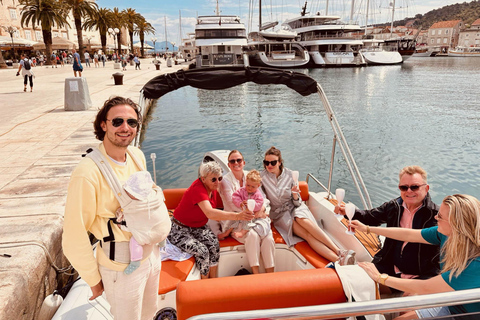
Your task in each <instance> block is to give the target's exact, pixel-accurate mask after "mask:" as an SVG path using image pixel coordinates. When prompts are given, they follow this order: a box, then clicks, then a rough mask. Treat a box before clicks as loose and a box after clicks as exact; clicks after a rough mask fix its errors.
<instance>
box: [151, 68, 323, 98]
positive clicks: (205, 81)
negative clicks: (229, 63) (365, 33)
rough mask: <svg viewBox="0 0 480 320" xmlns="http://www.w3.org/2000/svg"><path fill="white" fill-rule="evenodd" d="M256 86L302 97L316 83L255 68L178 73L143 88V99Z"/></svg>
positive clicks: (295, 74)
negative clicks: (273, 86) (276, 87)
mask: <svg viewBox="0 0 480 320" xmlns="http://www.w3.org/2000/svg"><path fill="white" fill-rule="evenodd" d="M249 81H252V82H255V83H257V84H284V85H286V86H287V87H289V88H291V89H293V90H295V91H297V92H298V93H299V94H301V95H302V96H308V95H310V94H312V93H316V92H317V91H318V89H317V82H316V81H315V80H314V79H312V78H310V77H309V76H307V75H305V74H303V73H299V72H293V71H287V70H278V69H273V68H258V67H219V68H204V69H193V70H187V71H184V70H179V71H177V72H175V73H167V74H164V75H160V76H157V77H155V78H153V79H152V80H150V81H149V82H147V84H145V86H144V87H143V89H142V90H143V95H144V97H145V98H147V99H158V98H160V97H161V96H163V95H164V94H167V93H169V92H170V91H174V90H177V89H179V88H181V87H184V86H192V87H194V88H197V89H207V90H219V89H227V88H231V87H234V86H237V85H239V84H242V83H245V82H249Z"/></svg>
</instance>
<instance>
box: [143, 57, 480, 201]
mask: <svg viewBox="0 0 480 320" xmlns="http://www.w3.org/2000/svg"><path fill="white" fill-rule="evenodd" d="M479 70H480V59H478V58H477V59H476V58H453V57H433V58H420V57H419V58H416V57H412V58H410V59H409V60H407V61H406V62H404V63H403V64H401V65H393V66H370V67H362V68H339V69H336V68H332V69H298V70H296V71H297V72H302V73H305V74H308V75H309V76H311V77H312V78H314V79H315V80H317V81H318V83H320V85H321V86H322V87H323V89H324V91H325V93H326V95H327V97H328V99H329V101H330V104H331V105H332V107H333V109H334V112H335V114H336V116H337V119H338V122H339V124H340V126H341V127H342V129H343V132H344V134H345V138H346V140H347V142H348V144H349V146H350V149H351V152H352V154H353V156H354V158H355V161H356V164H357V166H358V168H359V170H360V172H361V174H362V177H363V180H364V181H365V184H366V186H367V188H368V191H369V193H370V197H371V199H372V203H373V205H374V206H378V205H380V204H382V203H383V202H385V201H387V200H390V199H392V198H394V197H397V196H399V190H398V172H399V171H400V169H401V168H402V167H404V166H407V165H414V164H415V165H420V166H422V167H423V168H424V169H425V170H426V171H427V173H428V183H429V185H430V194H431V195H432V198H433V200H434V201H435V202H437V203H440V202H441V201H442V199H443V198H444V197H445V196H446V195H449V194H454V193H466V194H471V195H474V196H476V197H477V198H480V102H479V101H478V100H479V90H480V81H479V80H480V78H479V77H480V76H479ZM332 144H333V133H332V129H331V126H330V123H329V122H328V120H327V118H326V115H325V111H324V108H323V105H322V104H321V101H320V99H319V98H318V95H316V94H312V95H310V96H307V97H303V96H301V95H299V94H298V93H296V92H295V91H293V90H291V89H289V88H287V87H286V86H283V85H257V84H253V83H248V84H243V85H240V86H237V87H234V88H230V89H226V90H220V91H208V90H198V89H194V88H191V87H184V88H181V89H178V90H176V91H174V92H171V93H169V94H167V95H165V96H163V97H162V98H161V99H159V100H158V105H157V107H156V109H155V111H154V114H153V120H152V121H151V122H150V123H149V124H148V129H147V131H146V138H145V139H144V141H143V142H142V149H143V151H144V152H145V155H146V156H147V162H148V169H149V170H150V171H152V161H151V159H150V154H151V153H155V154H156V160H155V166H156V176H157V183H158V184H159V185H160V186H161V187H162V188H181V187H185V188H186V187H188V186H189V185H190V184H191V183H192V182H193V181H194V180H195V179H196V178H197V177H198V167H199V164H200V162H201V160H202V158H203V155H204V153H205V152H207V151H211V150H218V149H229V150H231V149H239V150H240V151H242V153H243V155H244V156H245V160H246V166H245V168H246V169H254V168H255V169H262V160H263V155H264V153H265V151H266V150H267V149H268V148H269V147H271V146H275V147H277V148H279V149H280V150H281V151H282V156H283V158H284V161H285V166H286V167H288V168H290V169H293V170H298V171H300V179H301V180H305V177H306V175H307V173H311V174H313V175H314V176H315V177H317V178H318V179H319V180H320V181H321V182H322V183H324V184H325V185H326V184H327V180H328V173H329V168H330V159H331V151H332ZM310 188H311V189H312V190H315V191H320V190H321V189H320V187H318V186H316V184H315V183H314V182H311V183H310ZM335 188H344V189H345V190H346V196H345V201H347V202H348V201H351V202H354V203H355V204H357V205H358V206H360V207H361V202H360V199H359V197H358V195H357V194H356V191H355V187H354V184H353V183H352V179H351V178H350V174H349V172H348V170H347V168H346V166H345V162H344V160H343V156H342V154H341V152H340V148H339V147H338V146H337V148H336V152H335V158H334V171H333V179H332V190H333V192H334V189H335Z"/></svg>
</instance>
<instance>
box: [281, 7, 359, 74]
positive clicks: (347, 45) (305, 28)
mask: <svg viewBox="0 0 480 320" xmlns="http://www.w3.org/2000/svg"><path fill="white" fill-rule="evenodd" d="M285 24H288V25H289V26H290V27H291V28H292V30H294V31H296V32H297V33H298V35H299V36H300V39H299V43H300V44H301V45H303V46H304V47H305V48H306V49H307V50H308V52H309V54H310V57H311V59H310V65H312V66H315V67H356V66H364V65H365V60H364V59H363V57H362V55H361V54H359V51H358V50H359V48H360V47H361V46H362V45H363V42H362V41H361V40H358V39H356V38H355V37H354V36H353V35H351V33H358V32H359V31H360V30H361V28H360V26H359V25H358V24H356V23H346V22H342V21H340V17H339V16H330V15H320V13H316V14H313V15H312V14H309V13H307V12H306V6H304V7H302V12H301V13H300V16H299V17H296V18H293V19H289V20H287V21H285Z"/></svg>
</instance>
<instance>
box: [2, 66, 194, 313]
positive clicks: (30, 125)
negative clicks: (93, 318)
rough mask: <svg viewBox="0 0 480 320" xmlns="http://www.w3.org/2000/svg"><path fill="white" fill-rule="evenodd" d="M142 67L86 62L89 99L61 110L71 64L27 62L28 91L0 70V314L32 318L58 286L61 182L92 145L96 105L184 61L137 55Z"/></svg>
mask: <svg viewBox="0 0 480 320" xmlns="http://www.w3.org/2000/svg"><path fill="white" fill-rule="evenodd" d="M84 68H85V66H84ZM141 68H142V69H141V70H135V68H134V67H133V66H127V71H120V70H119V69H114V65H113V62H107V64H106V66H105V67H104V68H103V67H99V68H95V67H93V64H92V67H90V68H85V69H84V72H83V74H82V76H83V77H84V78H86V81H87V83H88V87H89V92H90V98H91V101H92V107H91V108H90V109H89V110H86V111H65V108H64V94H65V93H64V87H65V78H71V77H73V69H72V65H65V66H64V67H61V66H57V68H52V67H51V66H48V67H46V66H44V67H39V66H37V67H35V68H33V71H34V73H35V79H34V87H33V92H30V87H29V86H27V92H24V91H23V81H22V80H23V79H22V77H21V76H20V77H16V76H15V74H16V70H15V69H0V114H1V116H0V119H1V120H0V155H1V156H0V320H12V319H16V320H19V319H22V320H23V319H25V320H32V319H36V316H37V313H38V311H39V308H40V306H41V303H42V301H43V299H44V297H45V296H46V295H48V294H50V293H51V292H52V291H53V290H54V289H55V288H56V286H57V283H56V271H55V269H54V268H53V267H52V263H51V262H53V263H54V264H55V265H57V266H58V267H59V268H62V267H65V266H67V262H66V261H64V258H63V254H62V251H61V234H62V224H63V213H64V205H65V199H66V192H67V185H68V180H69V176H70V174H71V172H72V170H73V168H74V167H75V166H76V164H77V163H78V162H79V160H80V159H81V155H82V154H83V153H84V151H85V150H86V149H87V148H88V147H90V146H92V145H95V144H97V143H98V140H96V139H95V136H94V135H93V126H92V123H93V120H94V117H95V114H96V112H97V110H98V108H99V107H101V106H102V105H103V102H104V101H105V100H106V99H108V98H109V97H110V96H113V95H121V96H124V97H129V98H131V99H133V100H134V101H136V102H138V100H139V95H140V92H139V91H140V89H141V88H142V87H143V85H144V84H145V83H146V82H147V81H149V80H150V79H152V78H154V77H155V76H157V75H160V74H163V73H167V72H175V71H177V70H179V69H181V68H185V69H186V68H187V66H186V65H173V66H172V67H166V63H165V61H164V60H162V65H161V68H160V70H156V69H155V66H154V65H153V64H152V59H143V60H141ZM116 72H122V73H123V74H124V77H123V85H114V80H113V78H112V74H113V73H116ZM49 260H51V262H50V261H49Z"/></svg>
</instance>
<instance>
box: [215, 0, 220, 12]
mask: <svg viewBox="0 0 480 320" xmlns="http://www.w3.org/2000/svg"><path fill="white" fill-rule="evenodd" d="M215 11H216V15H217V16H219V15H220V9H219V8H218V0H217V9H216V10H215Z"/></svg>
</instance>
